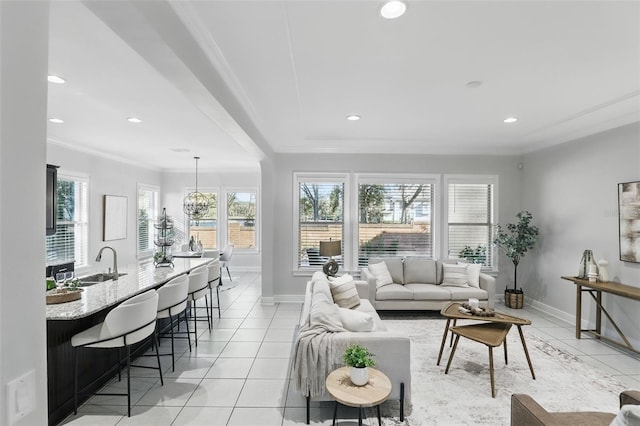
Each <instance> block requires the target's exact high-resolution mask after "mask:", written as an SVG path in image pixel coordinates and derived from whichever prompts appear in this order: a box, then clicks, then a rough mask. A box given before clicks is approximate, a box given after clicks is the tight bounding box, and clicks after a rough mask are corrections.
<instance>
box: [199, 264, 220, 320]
mask: <svg viewBox="0 0 640 426" xmlns="http://www.w3.org/2000/svg"><path fill="white" fill-rule="evenodd" d="M210 253H211V254H210V255H208V256H207V252H205V253H204V255H203V256H202V257H212V258H214V259H215V260H213V261H212V262H211V263H209V265H208V266H207V268H208V269H209V278H208V281H209V298H210V299H211V313H210V317H211V322H213V310H214V309H217V310H218V318H220V313H221V310H220V286H221V285H222V277H221V276H220V275H221V274H220V260H218V259H217V257H219V256H217V255H216V254H217V253H216V252H210ZM213 255H216V256H215V257H214V256H213ZM213 287H215V288H216V298H217V299H218V306H213Z"/></svg>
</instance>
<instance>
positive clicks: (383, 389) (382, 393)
mask: <svg viewBox="0 0 640 426" xmlns="http://www.w3.org/2000/svg"><path fill="white" fill-rule="evenodd" d="M326 387H327V392H329V395H331V396H332V397H333V399H335V400H336V403H335V406H334V408H333V425H335V424H336V417H337V415H338V403H340V404H342V405H347V406H349V407H357V408H358V425H362V411H363V410H362V409H363V408H366V407H373V406H375V407H376V409H377V412H378V424H380V425H382V423H381V421H382V419H381V418H380V404H382V403H383V402H384V401H386V400H387V398H388V397H389V395H390V394H391V380H389V378H388V377H387V376H386V375H385V374H384V373H382V372H381V371H379V370H376V369H375V368H371V367H369V382H368V383H367V384H366V385H364V386H356V385H354V384H353V383H351V379H350V378H349V367H341V368H338V369H337V370H333V371H332V372H331V373H329V375H328V376H327V381H326Z"/></svg>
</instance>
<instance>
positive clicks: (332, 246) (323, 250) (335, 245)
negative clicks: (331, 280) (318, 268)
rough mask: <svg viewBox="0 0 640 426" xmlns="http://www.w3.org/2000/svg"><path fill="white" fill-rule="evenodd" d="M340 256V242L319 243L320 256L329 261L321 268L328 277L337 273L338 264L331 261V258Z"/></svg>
mask: <svg viewBox="0 0 640 426" xmlns="http://www.w3.org/2000/svg"><path fill="white" fill-rule="evenodd" d="M341 254H342V241H340V240H336V241H331V239H329V241H320V256H323V257H328V258H329V260H327V262H326V263H325V264H324V265H323V266H322V271H323V272H324V273H325V274H327V275H328V276H330V277H332V276H334V275H335V274H337V273H338V262H336V261H335V260H334V259H333V256H340V255H341Z"/></svg>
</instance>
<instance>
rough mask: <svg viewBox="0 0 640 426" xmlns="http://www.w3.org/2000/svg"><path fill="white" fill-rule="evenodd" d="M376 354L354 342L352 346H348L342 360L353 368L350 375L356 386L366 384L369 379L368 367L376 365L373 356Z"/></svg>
mask: <svg viewBox="0 0 640 426" xmlns="http://www.w3.org/2000/svg"><path fill="white" fill-rule="evenodd" d="M374 356H375V355H374V354H373V353H371V352H369V349H367V348H365V347H362V346H360V345H358V344H357V343H354V344H353V345H351V346H348V347H347V348H346V349H345V351H344V354H343V355H342V360H343V361H344V363H345V364H347V365H348V366H349V367H351V369H350V370H349V376H350V378H351V382H352V383H353V384H354V385H356V386H364V385H366V384H367V382H368V381H369V370H368V369H367V367H373V366H374V365H376V363H375V361H374V360H373V357H374Z"/></svg>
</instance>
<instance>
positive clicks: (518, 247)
mask: <svg viewBox="0 0 640 426" xmlns="http://www.w3.org/2000/svg"><path fill="white" fill-rule="evenodd" d="M516 217H517V218H518V223H509V224H507V229H506V230H505V229H503V228H501V227H500V225H498V232H497V235H496V238H495V239H494V240H493V243H494V244H495V245H496V246H497V247H498V248H500V249H501V250H502V251H504V254H505V255H506V256H507V257H508V258H509V259H511V261H512V262H513V266H514V271H513V289H510V288H507V289H505V290H504V303H505V305H507V307H509V308H515V309H521V308H522V305H523V299H524V293H523V291H522V289H521V288H518V264H519V263H520V259H522V258H523V257H524V254H525V253H526V252H527V251H529V250H531V249H532V248H533V246H534V245H535V243H536V239H537V238H538V228H537V227H536V226H534V225H531V219H533V215H532V214H531V213H529V212H528V211H522V212H520V213H518V214H517V215H516Z"/></svg>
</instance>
